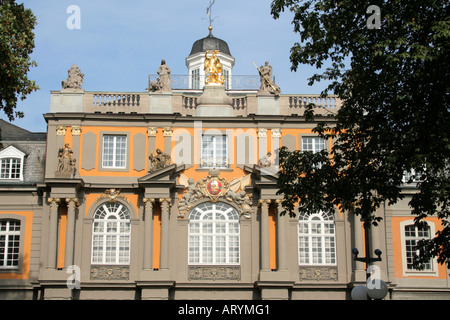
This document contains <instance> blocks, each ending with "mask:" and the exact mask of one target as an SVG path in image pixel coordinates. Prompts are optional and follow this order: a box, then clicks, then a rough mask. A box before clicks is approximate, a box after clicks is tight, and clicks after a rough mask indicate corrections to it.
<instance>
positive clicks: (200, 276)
mask: <svg viewBox="0 0 450 320" xmlns="http://www.w3.org/2000/svg"><path fill="white" fill-rule="evenodd" d="M188 279H189V280H240V279H241V267H240V266H189V267H188Z"/></svg>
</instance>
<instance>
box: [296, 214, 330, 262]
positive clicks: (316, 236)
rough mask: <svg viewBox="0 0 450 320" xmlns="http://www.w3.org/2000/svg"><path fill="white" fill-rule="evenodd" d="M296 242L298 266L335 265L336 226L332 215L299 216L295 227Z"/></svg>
mask: <svg viewBox="0 0 450 320" xmlns="http://www.w3.org/2000/svg"><path fill="white" fill-rule="evenodd" d="M327 231H329V232H327ZM297 241H298V264H299V265H300V266H335V265H336V264H337V251H336V245H337V243H336V225H335V222H334V216H333V213H331V212H330V213H323V212H318V213H314V214H301V215H300V216H299V221H298V226H297ZM314 244H318V246H314Z"/></svg>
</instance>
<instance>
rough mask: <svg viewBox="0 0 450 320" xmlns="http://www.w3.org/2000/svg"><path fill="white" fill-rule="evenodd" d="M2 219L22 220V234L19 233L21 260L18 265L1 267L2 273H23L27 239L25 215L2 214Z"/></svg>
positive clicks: (0, 217) (0, 218)
mask: <svg viewBox="0 0 450 320" xmlns="http://www.w3.org/2000/svg"><path fill="white" fill-rule="evenodd" d="M0 221H19V222H20V234H19V261H18V265H17V266H13V267H0V273H18V274H19V273H22V268H23V254H24V252H23V250H24V241H25V227H26V224H25V217H23V216H20V215H15V214H13V213H11V214H1V215H0Z"/></svg>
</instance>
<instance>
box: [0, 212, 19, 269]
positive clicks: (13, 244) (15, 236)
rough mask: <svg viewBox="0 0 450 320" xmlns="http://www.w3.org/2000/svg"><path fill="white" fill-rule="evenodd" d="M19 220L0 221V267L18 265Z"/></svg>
mask: <svg viewBox="0 0 450 320" xmlns="http://www.w3.org/2000/svg"><path fill="white" fill-rule="evenodd" d="M19 257H20V221H18V220H2V221H0V268H15V267H18V266H19Z"/></svg>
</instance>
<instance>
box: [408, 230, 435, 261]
mask: <svg viewBox="0 0 450 320" xmlns="http://www.w3.org/2000/svg"><path fill="white" fill-rule="evenodd" d="M429 238H430V228H429V227H427V228H418V227H417V226H415V225H407V226H405V248H406V268H407V269H408V270H415V268H414V264H413V262H414V257H415V256H417V255H418V252H417V249H416V245H417V242H418V241H419V240H422V239H429ZM423 267H424V268H423V270H431V269H432V268H431V261H430V262H428V263H425V264H424V265H423Z"/></svg>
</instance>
